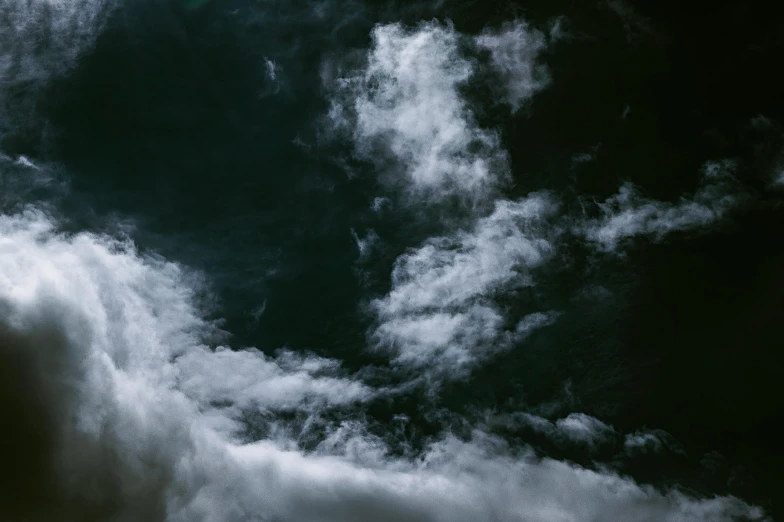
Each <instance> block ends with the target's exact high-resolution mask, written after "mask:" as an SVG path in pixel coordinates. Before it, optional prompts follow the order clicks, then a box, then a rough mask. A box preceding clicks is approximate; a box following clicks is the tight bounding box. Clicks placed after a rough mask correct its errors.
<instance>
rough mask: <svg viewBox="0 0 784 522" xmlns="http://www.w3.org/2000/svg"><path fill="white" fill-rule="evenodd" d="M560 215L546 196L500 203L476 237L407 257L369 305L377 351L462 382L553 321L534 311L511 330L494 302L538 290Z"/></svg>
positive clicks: (467, 235)
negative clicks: (538, 273)
mask: <svg viewBox="0 0 784 522" xmlns="http://www.w3.org/2000/svg"><path fill="white" fill-rule="evenodd" d="M556 210H557V204H556V203H555V202H554V201H553V200H552V199H551V198H549V197H548V196H546V195H543V194H532V195H530V196H529V197H527V198H524V199H521V200H519V201H507V200H501V201H498V202H496V206H495V209H494V211H493V212H492V213H491V214H490V215H489V216H487V217H484V218H481V219H479V220H478V221H477V222H476V224H475V225H474V226H473V228H472V229H471V230H467V231H460V232H457V233H456V234H454V235H450V236H442V237H436V238H431V239H429V240H427V241H425V243H424V244H423V245H422V246H420V247H419V248H416V249H413V250H411V251H410V252H408V253H406V254H404V255H402V256H400V257H399V258H398V259H397V261H396V262H395V267H394V270H393V272H392V288H391V289H390V291H389V293H388V294H387V295H386V296H384V297H382V298H380V299H376V300H375V301H373V302H372V303H371V305H370V307H371V309H372V311H373V312H374V313H375V314H376V317H377V318H378V325H377V327H376V329H375V330H374V332H373V335H372V337H373V339H374V340H375V342H376V343H377V345H378V346H379V347H381V348H383V349H385V350H389V351H390V352H391V353H392V354H393V358H394V362H395V363H396V364H399V365H404V366H407V367H412V368H417V369H419V370H421V371H423V372H425V373H428V374H441V375H443V376H445V375H449V376H450V377H452V378H460V377H464V376H465V371H466V370H467V369H469V368H470V367H471V366H473V365H474V364H476V363H477V362H479V361H482V360H485V359H486V358H487V357H489V356H490V355H491V354H494V353H497V352H498V351H500V350H504V349H506V348H508V347H509V346H511V345H512V344H513V343H514V342H516V341H518V340H520V339H522V338H523V337H525V336H526V335H527V334H528V333H529V332H531V331H532V330H534V329H536V328H538V327H541V326H543V325H546V324H549V323H550V322H552V320H553V319H554V314H553V313H551V312H534V313H532V314H530V315H528V316H526V317H524V318H522V319H521V320H520V321H519V322H517V323H516V324H510V323H509V319H508V318H506V317H504V314H503V312H502V310H501V309H500V308H499V307H498V306H496V305H495V304H494V302H493V298H494V297H495V296H498V295H499V294H501V293H506V292H510V291H513V290H515V289H519V288H522V287H525V286H530V285H532V284H533V279H532V277H531V272H530V271H531V269H533V268H535V267H537V266H539V265H540V264H542V263H544V262H545V261H546V260H547V259H549V257H550V256H551V255H552V253H553V251H554V246H553V239H554V237H555V236H556V233H555V232H554V231H553V230H552V229H551V228H550V226H549V225H548V223H547V221H548V218H550V217H552V216H553V215H554V214H555V212H556Z"/></svg>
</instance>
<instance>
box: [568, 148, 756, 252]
mask: <svg viewBox="0 0 784 522" xmlns="http://www.w3.org/2000/svg"><path fill="white" fill-rule="evenodd" d="M733 169H734V163H733V162H732V161H729V160H724V161H721V162H709V163H707V164H706V165H705V166H704V168H703V179H702V183H701V185H700V187H699V188H698V189H697V191H696V192H695V193H694V196H693V197H691V198H686V197H683V198H681V200H680V201H679V202H678V203H675V204H673V203H665V202H661V201H653V200H650V199H647V198H645V197H644V196H643V195H642V194H640V192H639V191H638V190H637V189H636V188H635V187H634V185H632V184H631V183H625V184H624V185H622V186H621V188H620V189H619V191H618V194H616V195H614V196H612V197H610V198H608V199H607V200H606V201H604V202H602V203H598V207H599V210H600V212H601V214H602V216H601V217H599V218H595V219H589V220H586V221H585V222H582V223H581V224H580V225H578V226H577V227H575V232H576V233H577V234H578V235H581V236H583V237H585V238H586V239H587V240H588V241H589V242H590V243H591V244H592V245H594V246H595V247H596V248H598V249H599V250H602V251H605V252H612V251H614V250H616V249H617V248H618V246H619V245H620V244H621V243H622V242H623V241H625V240H627V239H629V238H633V237H636V236H645V237H648V238H650V239H652V240H653V241H661V240H662V239H663V238H664V237H665V236H666V235H667V234H669V233H672V232H676V231H688V230H695V229H700V228H705V227H707V226H710V225H711V224H713V223H715V222H717V221H718V220H720V219H722V218H723V217H724V216H725V215H726V214H727V212H728V211H729V210H731V209H732V208H733V207H734V206H736V205H737V204H738V202H739V201H740V200H741V194H739V193H736V192H733V183H732V175H731V174H732V171H733Z"/></svg>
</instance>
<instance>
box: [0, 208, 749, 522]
mask: <svg viewBox="0 0 784 522" xmlns="http://www.w3.org/2000/svg"><path fill="white" fill-rule="evenodd" d="M531 205H533V208H532V207H531ZM536 206H537V203H535V202H533V201H527V202H525V203H518V204H512V203H507V204H505V205H501V208H502V209H503V210H499V211H497V212H501V213H516V215H517V216H518V219H519V218H520V217H522V218H526V217H528V218H533V217H534V216H535V215H536V214H537V213H538V212H539V211H537V210H536ZM504 207H508V208H504ZM493 219H496V220H498V219H501V218H500V217H498V216H496V217H495V218H493ZM507 219H509V218H507ZM524 221H525V219H523V222H524ZM507 230H508V232H509V233H510V234H511V235H508V236H507V241H506V242H504V244H505V245H506V248H508V249H509V250H510V251H511V252H513V253H514V254H513V255H512V258H517V259H518V264H520V265H521V266H522V265H525V264H531V263H533V264H535V263H536V262H537V259H540V258H541V256H542V255H543V254H542V253H541V250H542V247H541V246H537V243H536V241H532V240H528V239H526V238H524V237H522V236H521V235H520V234H518V233H516V232H514V230H515V229H512V228H508V229H507ZM477 237H481V234H479V235H478V236H477ZM482 241H491V242H492V241H493V240H491V239H487V238H485V239H477V242H478V243H481V242H482ZM529 243H530V244H529ZM466 248H467V252H468V251H470V250H471V249H472V248H476V247H471V246H467V247H466ZM0 251H2V253H3V255H2V256H0V309H1V311H2V314H1V315H0V316H1V317H2V321H0V358H1V359H2V360H0V363H2V364H0V371H1V372H2V375H0V377H3V378H2V379H0V393H1V394H2V402H3V404H4V415H5V418H4V421H6V422H4V426H5V428H4V441H5V444H4V446H3V448H2V449H0V451H2V458H3V462H4V466H3V469H2V473H0V476H2V481H3V482H2V495H3V502H2V503H1V504H0V515H2V518H3V519H4V520H12V521H13V520H25V521H37V520H41V521H43V520H52V519H63V520H110V521H131V520H150V521H157V520H160V521H186V520H187V521H192V520H205V521H213V522H224V521H225V522H232V521H236V520H276V521H288V520H292V521H299V522H308V521H313V522H316V521H319V522H347V521H365V520H379V521H403V520H423V521H433V522H447V521H449V522H456V521H457V522H459V521H466V522H468V521H474V520H499V521H523V520H526V521H543V522H544V521H548V522H551V521H553V520H563V521H567V520H569V521H575V520H586V521H587V520H597V519H612V520H630V521H634V520H640V521H643V520H665V521H687V520H688V521H695V520H706V521H707V520H730V519H731V517H732V516H736V515H754V516H757V515H759V514H760V513H759V510H758V509H756V508H752V507H749V506H747V505H745V504H743V503H741V502H740V501H738V500H736V499H733V498H725V497H717V498H713V499H710V500H695V499H692V498H688V497H686V496H684V495H682V494H680V493H677V492H670V493H659V492H657V491H655V490H653V489H652V488H648V487H644V486H639V485H637V484H635V483H634V482H633V481H631V480H629V479H628V478H625V477H622V476H618V475H615V474H612V473H609V472H599V471H591V470H587V469H583V468H580V467H577V466H574V465H571V464H568V463H564V462H558V461H555V460H551V459H537V458H535V457H534V456H533V455H531V454H529V453H527V452H522V453H520V452H516V451H514V450H512V449H511V448H509V447H508V446H507V445H506V444H505V443H504V442H503V441H502V440H500V439H498V438H496V437H493V436H490V435H487V434H484V433H482V432H480V431H477V432H475V433H474V434H473V436H472V437H471V438H470V440H463V441H461V440H457V439H455V438H454V437H450V436H445V437H442V438H441V439H439V440H438V441H436V442H434V443H433V444H432V445H431V446H429V447H428V448H426V449H425V450H424V451H423V452H422V453H421V454H420V455H419V458H416V459H402V458H393V457H390V456H389V455H388V452H387V451H386V448H385V447H384V445H383V443H382V442H381V441H379V440H378V439H374V438H372V437H368V436H367V435H365V434H364V430H363V429H362V427H361V425H360V424H357V423H359V422H360V421H359V420H357V421H356V422H355V423H354V424H345V423H344V424H343V425H341V426H340V427H339V428H338V429H337V430H332V431H330V432H328V433H327V435H326V436H325V438H324V441H323V442H322V444H321V445H319V446H318V447H317V448H316V449H315V450H314V451H311V452H305V451H303V450H302V449H300V448H298V446H297V443H296V441H290V444H289V445H288V446H285V447H284V446H283V445H281V444H280V443H279V442H278V441H276V440H273V439H265V440H258V441H255V442H246V441H243V440H242V439H241V438H240V437H237V436H235V435H234V434H233V433H232V431H231V430H230V429H226V428H227V427H228V426H231V424H232V423H234V422H235V420H236V419H235V414H236V411H235V410H234V408H238V409H242V408H266V409H268V410H274V409H280V408H283V409H289V408H295V409H298V410H302V411H304V412H305V413H308V412H311V411H313V409H314V408H318V407H329V405H332V404H345V403H346V402H348V401H355V400H361V399H363V398H364V397H366V396H367V394H368V393H369V391H368V389H367V388H365V387H364V386H363V385H361V384H359V383H356V382H352V381H351V380H350V379H349V378H348V377H340V376H339V375H338V373H337V372H338V370H339V365H338V364H337V363H336V362H335V361H330V360H327V359H323V358H318V357H313V356H307V355H303V354H297V353H294V352H285V351H284V352H281V353H280V354H279V355H278V356H277V357H275V358H270V357H268V356H265V355H263V354H261V353H259V352H257V351H254V350H245V351H231V350H215V351H213V350H210V349H209V348H207V347H206V345H205V342H206V340H207V339H210V338H220V331H219V330H217V328H216V327H215V325H214V324H211V323H210V322H208V321H206V320H204V319H203V318H202V314H201V311H200V308H199V306H198V302H199V301H198V299H197V296H198V295H199V292H201V288H200V284H201V283H200V282H199V279H198V278H195V277H193V276H192V275H189V273H188V271H187V270H184V269H183V268H182V267H180V266H179V265H176V264H173V263H169V262H167V261H165V260H163V259H160V258H159V257H155V256H144V255H141V254H139V253H138V252H136V251H135V250H134V248H133V246H132V245H131V244H129V243H127V242H121V241H116V240H113V239H110V238H107V237H104V236H98V235H94V234H86V233H82V234H76V235H70V236H66V235H62V234H58V233H56V231H55V226H54V223H53V222H52V220H51V219H50V218H48V217H47V216H46V215H45V214H43V213H42V212H40V211H35V210H28V211H26V212H25V213H22V214H15V215H5V216H2V217H0ZM495 252H496V253H499V252H503V249H502V250H496V251H495ZM485 253H489V252H487V251H486V252H485ZM478 254H479V253H478V252H475V253H474V254H468V253H466V254H465V255H467V256H469V257H470V256H474V257H476V256H478ZM484 263H485V265H483V266H485V267H486V268H488V269H490V268H492V269H495V270H499V271H503V272H505V273H513V272H514V271H515V268H514V267H515V266H516V265H515V263H511V262H509V261H502V262H500V263H499V262H496V261H495V260H492V259H489V258H485V260H484ZM487 263H489V264H487ZM461 264H464V265H463V268H462V270H464V271H466V274H468V273H473V274H475V275H478V276H481V274H483V273H484V272H483V271H481V270H480V271H477V270H476V269H475V268H471V267H472V266H473V262H472V261H471V262H469V261H468V260H465V261H455V262H452V263H451V265H449V266H451V267H452V268H451V269H448V270H446V271H450V270H451V271H454V270H455V268H454V267H455V266H458V265H461ZM444 277H447V276H446V275H444ZM455 277H457V276H455ZM516 277H517V276H512V275H507V276H502V277H501V278H500V279H499V278H495V277H491V276H488V275H485V276H482V277H481V279H482V282H481V287H482V288H483V289H490V288H492V287H494V286H496V285H498V284H501V283H502V281H503V280H505V279H512V278H516ZM467 291H468V292H470V290H467ZM474 292H475V293H476V292H477V291H474ZM480 293H481V292H480ZM477 295H478V294H477ZM447 297H448V299H451V300H457V301H454V302H458V301H460V299H462V298H461V297H460V296H451V297H449V296H447ZM220 419H223V423H221V422H220ZM567 419H568V418H567ZM577 420H578V422H577V424H580V425H581V426H582V425H585V423H584V422H582V420H580V419H577ZM571 424H572V423H570V422H567V423H565V424H564V425H563V426H561V428H564V429H566V430H567V431H568V432H570V433H575V430H574V429H572V427H571Z"/></svg>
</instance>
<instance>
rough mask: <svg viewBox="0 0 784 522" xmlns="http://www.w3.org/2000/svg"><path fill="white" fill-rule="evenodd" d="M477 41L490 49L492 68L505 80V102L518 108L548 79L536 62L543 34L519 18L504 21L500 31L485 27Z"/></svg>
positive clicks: (543, 67)
mask: <svg viewBox="0 0 784 522" xmlns="http://www.w3.org/2000/svg"><path fill="white" fill-rule="evenodd" d="M476 44H477V45H478V46H479V47H481V48H485V49H488V50H489V51H490V57H491V63H492V65H493V68H494V69H495V70H496V71H497V73H498V75H499V76H500V77H501V79H502V80H503V82H504V91H505V98H506V102H507V103H508V104H509V105H510V106H511V107H512V112H515V111H517V110H518V109H519V108H520V107H521V106H522V105H523V103H524V102H525V101H527V100H528V99H529V98H531V97H532V96H533V95H534V94H536V92H538V91H540V90H541V89H543V88H544V87H546V86H547V84H548V83H549V82H550V78H549V75H548V73H547V68H546V67H545V66H544V65H543V64H541V63H537V62H538V60H539V56H540V54H541V53H542V51H544V50H545V48H546V47H547V41H546V39H545V36H544V33H542V32H540V31H537V30H536V29H533V28H531V27H529V26H528V24H527V23H525V22H524V21H522V20H518V21H515V22H507V23H505V24H504V25H503V26H502V27H501V28H500V29H499V30H485V31H484V32H483V33H482V34H481V35H479V36H478V37H476Z"/></svg>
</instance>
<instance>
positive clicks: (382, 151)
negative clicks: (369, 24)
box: [330, 23, 508, 199]
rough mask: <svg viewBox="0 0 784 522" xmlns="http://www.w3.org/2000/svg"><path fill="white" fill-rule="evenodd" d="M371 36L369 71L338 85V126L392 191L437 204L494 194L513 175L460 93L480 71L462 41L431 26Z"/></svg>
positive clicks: (380, 29) (394, 27) (387, 28)
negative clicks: (462, 49)
mask: <svg viewBox="0 0 784 522" xmlns="http://www.w3.org/2000/svg"><path fill="white" fill-rule="evenodd" d="M371 36H372V39H373V44H372V47H371V49H370V51H369V53H368V55H367V62H366V65H365V66H364V67H363V68H362V69H360V70H358V71H355V72H352V73H349V74H346V75H343V76H342V77H340V78H338V80H337V81H336V82H335V85H334V88H335V91H334V93H333V95H334V98H333V104H332V109H331V111H330V119H331V121H332V122H333V123H334V124H335V125H336V126H337V127H343V128H346V129H348V130H349V132H350V133H351V135H352V139H353V141H354V144H355V149H356V152H357V154H358V156H360V157H361V158H365V159H369V160H372V161H374V162H375V163H376V165H377V166H378V167H379V168H380V169H381V170H382V171H384V172H385V173H386V175H385V176H384V179H385V180H386V181H388V182H390V183H391V184H392V185H395V186H402V187H404V188H405V189H407V190H409V191H410V192H411V193H413V194H416V195H419V196H423V197H431V198H436V199H439V198H443V197H446V196H448V195H452V194H457V195H460V196H462V197H468V198H482V197H484V196H486V195H487V194H489V193H492V192H493V191H494V190H495V189H496V188H497V187H498V186H499V185H500V184H501V183H503V182H504V181H505V180H506V179H507V177H508V172H507V170H508V169H507V165H506V162H507V156H506V153H505V152H504V151H503V150H501V149H500V148H499V139H498V136H497V135H496V133H494V132H492V131H490V130H486V129H482V128H481V127H479V126H478V125H477V123H476V121H475V119H474V116H473V114H472V112H471V110H470V108H469V107H468V106H467V105H466V102H465V100H464V99H463V97H462V96H461V94H460V87H461V86H463V85H464V84H465V83H466V82H467V81H468V80H469V79H470V78H471V76H472V74H473V73H474V63H473V61H472V60H470V59H469V58H467V57H465V56H463V55H462V54H461V52H460V50H459V42H460V40H461V38H462V37H461V35H460V34H459V33H457V32H456V31H455V30H454V28H453V27H451V26H448V25H447V26H444V25H440V24H437V23H424V24H421V25H420V26H419V27H418V28H416V29H406V28H404V27H403V26H402V25H400V24H391V25H379V26H377V27H376V28H375V29H374V30H373V32H372V35H371ZM390 164H391V165H392V166H390Z"/></svg>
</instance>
